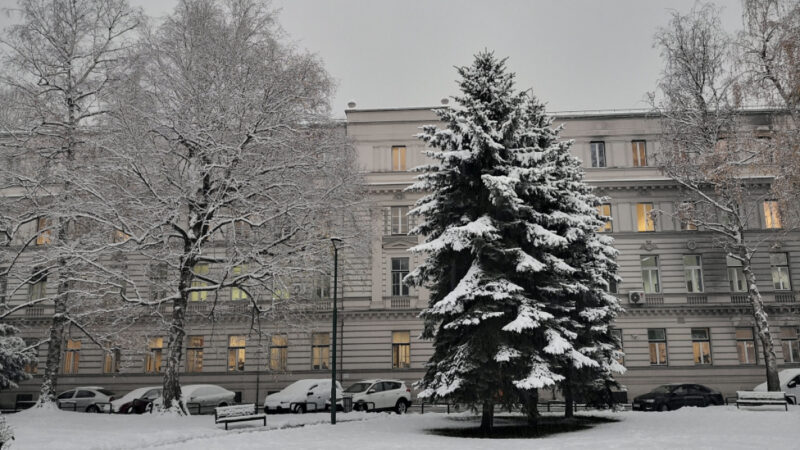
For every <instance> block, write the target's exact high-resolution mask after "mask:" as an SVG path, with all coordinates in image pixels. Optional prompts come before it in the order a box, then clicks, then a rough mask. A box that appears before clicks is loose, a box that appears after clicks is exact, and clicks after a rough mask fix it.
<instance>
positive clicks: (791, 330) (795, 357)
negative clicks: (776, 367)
mask: <svg viewBox="0 0 800 450" xmlns="http://www.w3.org/2000/svg"><path fill="white" fill-rule="evenodd" d="M798 334H800V332H798V329H797V327H781V346H782V347H783V361H784V362H787V363H800V341H798Z"/></svg>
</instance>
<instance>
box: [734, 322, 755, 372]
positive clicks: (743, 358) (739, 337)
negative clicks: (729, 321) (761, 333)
mask: <svg viewBox="0 0 800 450" xmlns="http://www.w3.org/2000/svg"><path fill="white" fill-rule="evenodd" d="M736 352H737V353H738V354H739V363H740V364H755V363H756V341H755V339H754V338H753V329H752V328H737V329H736Z"/></svg>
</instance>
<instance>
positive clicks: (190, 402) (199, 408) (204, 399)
mask: <svg viewBox="0 0 800 450" xmlns="http://www.w3.org/2000/svg"><path fill="white" fill-rule="evenodd" d="M235 397H236V393H235V392H233V391H229V390H227V389H225V388H224V387H221V386H217V385H215V384H187V385H186V386H181V398H182V400H183V405H184V408H186V410H187V411H188V412H189V414H192V413H194V414H200V413H201V412H209V411H210V409H211V408H216V407H218V406H228V405H233V404H234V403H235V402H234V401H233V399H234V398H235ZM162 402H163V400H162V397H159V398H157V399H156V400H155V401H153V407H154V408H158V407H160V406H161V405H162Z"/></svg>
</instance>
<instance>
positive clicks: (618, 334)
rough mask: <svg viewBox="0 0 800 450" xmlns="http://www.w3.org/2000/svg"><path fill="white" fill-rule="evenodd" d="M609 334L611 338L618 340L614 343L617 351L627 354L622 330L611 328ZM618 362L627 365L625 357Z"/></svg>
mask: <svg viewBox="0 0 800 450" xmlns="http://www.w3.org/2000/svg"><path fill="white" fill-rule="evenodd" d="M608 332H609V334H611V337H613V338H614V339H616V342H614V345H615V346H616V349H617V350H619V351H620V352H623V353H624V352H625V350H624V345H625V343H624V341H623V338H622V328H610V329H609V330H608ZM617 362H618V363H620V364H622V365H625V356H621V357H620V358H619V359H617Z"/></svg>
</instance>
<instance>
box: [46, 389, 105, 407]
mask: <svg viewBox="0 0 800 450" xmlns="http://www.w3.org/2000/svg"><path fill="white" fill-rule="evenodd" d="M112 400H114V393H113V392H111V391H109V390H108V389H103V388H102V387H99V386H83V387H77V388H75V389H70V390H68V391H66V392H62V393H61V394H59V395H58V397H56V401H57V402H58V407H59V408H60V409H66V410H73V411H86V412H91V413H96V412H100V411H108V409H109V405H108V403H111V401H112Z"/></svg>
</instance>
